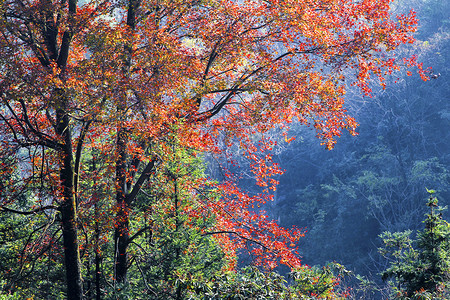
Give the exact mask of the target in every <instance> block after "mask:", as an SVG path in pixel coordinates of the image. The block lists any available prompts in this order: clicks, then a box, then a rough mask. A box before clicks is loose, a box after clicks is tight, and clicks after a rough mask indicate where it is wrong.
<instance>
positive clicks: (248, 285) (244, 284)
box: [197, 265, 346, 299]
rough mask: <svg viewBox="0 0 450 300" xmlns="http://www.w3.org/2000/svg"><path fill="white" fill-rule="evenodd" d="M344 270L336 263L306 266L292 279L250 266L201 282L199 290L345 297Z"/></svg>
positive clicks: (216, 294)
mask: <svg viewBox="0 0 450 300" xmlns="http://www.w3.org/2000/svg"><path fill="white" fill-rule="evenodd" d="M341 271H342V269H341V270H340V271H338V269H337V268H335V267H334V266H333V265H328V266H325V267H323V268H310V267H307V266H304V267H301V268H298V269H295V270H293V271H292V272H291V273H290V274H289V278H290V280H289V282H288V281H287V280H286V279H285V278H284V277H283V276H281V275H279V274H278V273H275V272H269V273H263V272H261V271H260V270H258V269H257V268H254V267H247V268H244V269H242V270H240V271H239V272H237V273H235V272H229V273H225V274H222V275H221V276H218V277H215V278H214V279H213V280H212V281H210V282H208V283H206V284H203V285H199V286H198V287H197V293H199V294H200V295H202V294H203V295H204V297H202V299H344V298H345V297H346V291H339V286H338V285H339V282H338V280H339V278H340V277H341V276H343V274H342V273H341Z"/></svg>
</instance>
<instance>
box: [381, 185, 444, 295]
mask: <svg viewBox="0 0 450 300" xmlns="http://www.w3.org/2000/svg"><path fill="white" fill-rule="evenodd" d="M428 193H429V194H430V197H429V199H428V203H427V206H428V207H429V208H430V212H429V213H428V214H427V215H426V219H425V221H424V224H425V228H424V229H423V230H422V231H419V232H418V234H417V239H416V240H413V239H411V238H410V235H411V231H406V232H396V233H390V232H385V233H383V234H382V235H380V237H381V238H382V239H383V242H384V247H383V248H380V249H379V251H380V253H381V254H382V255H383V256H384V257H386V258H388V259H389V260H390V266H389V268H387V269H386V270H385V271H383V272H382V273H381V275H382V278H383V280H387V279H389V278H393V281H391V282H390V283H391V284H392V286H393V291H394V295H393V298H399V299H449V297H450V224H449V223H448V222H447V221H446V220H444V219H443V218H442V211H443V210H445V209H446V208H442V207H440V206H438V200H437V198H436V197H434V195H433V194H434V193H435V191H433V190H428Z"/></svg>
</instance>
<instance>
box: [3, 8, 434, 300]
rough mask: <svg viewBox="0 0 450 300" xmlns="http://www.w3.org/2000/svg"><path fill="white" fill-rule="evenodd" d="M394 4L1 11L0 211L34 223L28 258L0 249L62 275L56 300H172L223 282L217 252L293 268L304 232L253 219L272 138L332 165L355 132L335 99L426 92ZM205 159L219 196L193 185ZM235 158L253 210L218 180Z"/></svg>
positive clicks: (230, 183)
mask: <svg viewBox="0 0 450 300" xmlns="http://www.w3.org/2000/svg"><path fill="white" fill-rule="evenodd" d="M390 3H391V1H389V0H383V1H375V2H374V1H361V2H354V1H346V0H331V1H329V0H324V1H317V2H305V1H300V0H295V1H291V2H289V3H288V4H287V3H284V2H279V1H258V0H257V1H253V0H248V1H247V0H245V1H227V0H213V1H203V0H200V1H197V0H193V1H152V0H143V1H137V0H128V1H114V0H111V1H108V0H105V1H99V0H92V1H80V2H78V1H77V0H68V1H65V0H42V1H41V0H40V1H34V0H31V1H28V2H24V1H21V0H3V1H1V2H0V33H1V34H0V70H1V73H0V74H1V75H0V99H1V102H0V137H1V139H0V158H1V161H0V164H1V167H2V168H1V170H0V187H1V191H0V208H1V212H2V214H3V213H5V214H17V215H20V216H29V217H30V218H31V217H33V220H34V219H36V221H30V222H31V223H32V225H33V226H32V228H33V229H32V230H33V231H31V232H27V235H28V237H32V240H33V241H35V242H36V243H35V244H37V245H39V246H40V247H28V245H29V243H28V242H26V241H25V242H23V240H20V239H19V240H17V241H16V240H12V241H9V240H8V243H9V242H11V243H13V244H14V243H16V242H17V243H18V244H20V245H21V246H22V247H23V248H22V249H25V250H26V251H25V252H26V254H25V257H28V258H32V259H30V261H31V264H32V265H35V264H37V263H40V262H41V261H42V260H41V259H46V260H49V261H50V262H51V263H50V264H49V265H56V266H57V267H56V268H55V273H54V274H53V273H52V275H60V272H61V271H62V270H64V271H65V273H66V276H65V283H66V285H67V287H66V292H65V293H66V294H65V296H66V297H67V298H68V299H82V298H83V295H84V294H86V295H87V296H88V297H93V295H94V287H95V295H96V297H100V296H101V294H102V293H103V292H104V290H105V289H106V288H105V286H110V288H109V291H111V293H113V294H114V293H116V292H118V290H120V291H119V294H120V293H121V292H124V293H128V291H131V293H137V292H136V291H137V290H139V289H140V288H141V289H142V287H145V288H146V289H147V290H152V289H153V288H155V289H163V292H167V294H166V295H169V294H170V295H172V296H173V295H175V296H176V297H178V295H179V293H178V292H177V290H178V289H179V288H178V287H180V286H181V285H178V286H177V284H178V283H177V282H181V281H183V282H189V280H188V279H186V278H184V277H183V276H185V275H186V276H187V274H191V275H192V276H193V277H194V278H195V280H200V279H201V280H203V279H204V277H203V276H206V277H208V276H211V273H212V272H213V271H215V270H216V269H217V268H219V267H220V266H221V264H220V263H219V258H220V257H221V255H214V251H215V249H217V247H220V249H221V250H220V252H222V253H223V255H224V257H225V260H224V261H222V263H224V265H225V266H224V268H225V269H233V268H234V267H235V265H236V263H235V262H236V253H237V252H238V251H239V250H240V249H246V250H247V251H248V252H249V253H251V256H252V257H253V258H254V261H253V263H254V264H256V265H259V266H262V267H264V268H267V269H269V270H271V269H273V268H275V267H276V266H277V265H278V264H279V263H282V264H285V265H287V266H289V267H290V268H299V267H301V263H300V259H299V256H298V255H297V250H296V243H297V242H298V240H299V239H300V238H301V237H302V236H303V231H302V230H298V229H295V228H293V229H291V230H288V229H285V228H283V227H281V226H279V225H278V224H277V223H276V222H275V221H273V220H270V219H269V218H268V217H267V216H266V214H265V213H264V212H259V211H257V208H258V207H260V206H261V205H263V204H264V203H265V202H267V201H269V200H272V198H273V194H272V193H273V192H275V191H276V185H277V183H278V182H277V180H276V179H275V178H276V176H278V175H280V174H281V173H282V171H281V169H280V167H279V166H278V164H276V163H275V162H274V160H273V155H272V151H273V150H274V148H275V147H276V140H277V138H276V137H275V138H274V137H272V136H271V135H270V133H271V132H272V131H271V130H278V131H279V132H280V134H281V135H282V136H283V137H284V138H285V140H286V141H290V140H291V139H290V138H288V136H287V130H288V128H289V124H290V123H291V122H292V121H293V120H297V121H298V122H299V123H301V124H303V125H308V126H312V127H314V128H315V130H316V135H317V136H318V137H319V138H320V139H321V143H322V144H323V145H325V146H326V148H328V149H331V148H333V147H334V145H335V143H336V138H337V137H338V136H340V135H341V134H342V131H344V130H348V131H349V132H350V133H351V134H355V128H356V126H357V124H356V122H355V120H354V118H353V117H352V116H350V115H349V114H348V112H347V111H346V109H345V108H344V95H345V92H346V89H347V85H354V86H357V87H358V88H359V89H360V91H361V92H362V93H364V94H366V95H369V94H370V93H371V88H370V86H371V85H372V82H371V78H374V79H375V80H377V81H379V82H380V84H381V86H384V81H385V78H386V77H387V76H389V75H390V74H392V73H393V72H394V71H396V70H400V69H402V68H403V67H417V69H418V72H419V74H420V75H421V77H422V78H423V79H427V76H426V73H425V72H424V71H423V70H422V65H421V64H419V63H418V62H417V61H416V57H415V56H414V55H412V56H411V55H404V56H403V55H402V56H398V57H396V56H395V55H394V53H393V52H392V50H394V49H395V48H397V47H398V46H399V45H402V44H411V43H413V42H414V38H413V36H412V34H413V33H414V32H415V31H416V24H417V21H416V18H415V13H414V12H412V11H411V12H410V13H407V14H405V15H403V14H399V15H391V14H390V12H389V8H390ZM391 54H392V55H391ZM233 145H236V146H235V149H236V151H235V152H232V151H230V148H231V147H232V146H233ZM206 154H208V155H209V156H210V157H211V159H212V160H215V161H216V162H217V165H218V169H220V170H221V174H222V176H221V177H220V178H215V179H217V181H215V180H212V178H208V176H207V175H203V174H200V173H197V172H195V170H196V167H197V166H198V164H196V163H195V162H194V161H193V159H192V158H193V157H196V156H199V157H201V156H202V155H206ZM240 157H243V158H245V159H246V160H247V161H249V163H248V166H249V167H250V168H249V170H248V171H247V170H244V171H243V172H242V173H248V174H251V176H252V178H253V180H254V182H255V183H256V185H257V186H258V187H260V191H258V193H253V192H250V191H245V190H243V189H242V188H240V186H239V180H240V178H241V177H242V175H243V174H240V173H239V171H236V172H232V171H231V168H226V166H227V165H232V166H234V165H235V164H236V162H237V161H238V160H237V159H236V158H240ZM219 167H220V168H219ZM235 169H238V168H237V167H235ZM11 220H12V219H11ZM8 222H9V221H8ZM13 223H14V222H13ZM13 223H11V224H13ZM34 226H36V227H34ZM35 228H37V229H35ZM34 230H36V231H34ZM35 233H36V235H34V234H35ZM33 236H36V237H37V238H36V237H33ZM145 236H147V237H149V236H151V239H149V238H147V239H144V238H143V237H145ZM207 236H208V238H206V237H207ZM189 238H192V241H188V240H187V239H189ZM41 240H42V241H43V242H42V243H38V242H41ZM19 247H20V246H19ZM194 249H198V250H199V253H196V255H192V256H191V255H184V254H185V253H183V255H181V252H183V251H185V252H186V251H187V252H189V251H193V250H194ZM2 250H3V249H2ZM146 250H148V251H151V253H150V254H148V255H147V254H146V253H145V251H146ZM200 250H201V251H200ZM5 251H6V252H8V250H5ZM140 251H141V252H140ZM28 252H29V253H30V254H28ZM188 254H189V253H188ZM197 254H198V255H197ZM22 258H23V255H21V257H18V258H17V259H18V260H19V261H20V260H21V259H22ZM199 261H201V264H205V265H206V264H209V265H208V267H207V268H206V269H208V270H207V271H205V274H203V273H202V272H200V271H198V270H196V269H195V268H196V266H193V265H198V264H199ZM144 262H145V264H148V265H147V269H144V268H140V263H142V264H144ZM201 264H200V265H201ZM19 265H20V264H19ZM36 266H37V265H36ZM154 266H162V267H164V268H167V270H163V271H166V272H167V274H164V272H162V273H161V272H160V271H157V270H155V269H154V268H152V267H154ZM209 268H211V269H209ZM186 269H189V272H184V271H185V270H186ZM39 270H40V271H42V270H43V269H42V268H41V267H40V265H39ZM194 271H195V272H194ZM197 271H198V272H197ZM208 272H209V273H208ZM19 273H20V270H19ZM37 273H39V274H35V272H31V274H30V276H31V277H30V278H33V279H36V278H39V277H40V276H41V275H42V274H40V272H37ZM193 273H195V276H197V274H200V275H198V276H199V277H198V278H196V277H195V276H194V275H193ZM3 276H6V275H4V273H3V270H2V277H3ZM33 276H34V277H33ZM58 278H59V279H61V277H60V276H59V277H58ZM147 279H148V280H151V281H152V282H148V283H146V280H147ZM180 280H181V281H180ZM34 282H36V283H39V282H40V281H38V280H36V281H34ZM48 282H49V281H48V280H47V283H48ZM22 285H23V286H25V285H24V283H23V282H22ZM174 285H175V287H176V288H175V289H173V286H174ZM166 287H170V288H168V289H169V291H164V289H165V288H166ZM8 289H9V290H8V292H11V293H13V292H15V290H14V289H15V287H8ZM31 289H34V286H32V287H31ZM180 289H181V288H180ZM159 292H160V291H158V293H159ZM59 295H61V291H57V296H55V297H59ZM158 295H160V294H158ZM162 295H163V293H162V294H161V297H162ZM112 297H114V296H112ZM180 297H181V296H180Z"/></svg>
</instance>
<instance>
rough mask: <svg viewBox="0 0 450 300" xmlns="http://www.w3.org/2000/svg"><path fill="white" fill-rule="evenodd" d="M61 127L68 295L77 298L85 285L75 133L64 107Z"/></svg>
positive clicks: (61, 207)
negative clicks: (75, 166) (78, 209)
mask: <svg viewBox="0 0 450 300" xmlns="http://www.w3.org/2000/svg"><path fill="white" fill-rule="evenodd" d="M57 131H58V134H59V135H60V136H61V137H62V138H63V140H64V145H63V149H62V150H61V151H60V180H61V184H62V189H63V190H62V202H61V205H60V210H61V225H62V231H63V240H64V262H65V267H66V280H67V299H69V300H72V299H73V300H75V299H82V298H83V285H82V280H81V262H80V253H79V249H78V237H77V206H76V201H75V193H74V170H73V156H72V137H71V132H70V128H69V117H68V115H67V114H66V113H65V112H64V110H60V111H59V113H58V128H57Z"/></svg>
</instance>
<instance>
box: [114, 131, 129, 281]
mask: <svg viewBox="0 0 450 300" xmlns="http://www.w3.org/2000/svg"><path fill="white" fill-rule="evenodd" d="M117 135H118V137H117V148H116V152H117V162H116V185H117V192H116V201H117V216H116V230H115V236H114V240H115V253H116V254H115V256H116V267H115V279H116V280H117V282H120V283H123V282H125V281H126V278H127V264H128V257H127V256H128V254H127V248H128V239H129V219H128V212H129V208H128V204H127V202H126V194H127V179H126V146H127V134H126V132H125V129H124V128H119V130H118V134H117Z"/></svg>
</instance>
